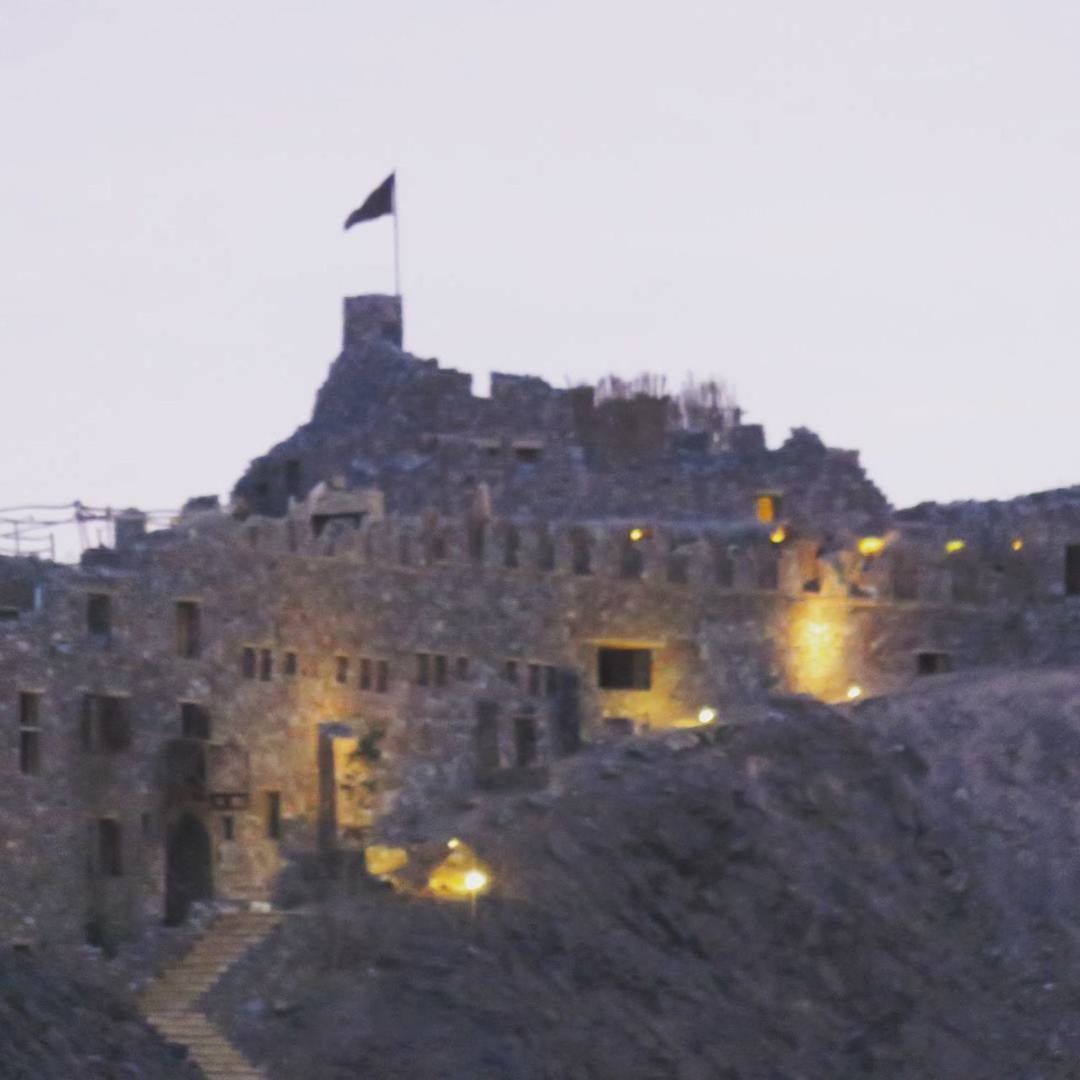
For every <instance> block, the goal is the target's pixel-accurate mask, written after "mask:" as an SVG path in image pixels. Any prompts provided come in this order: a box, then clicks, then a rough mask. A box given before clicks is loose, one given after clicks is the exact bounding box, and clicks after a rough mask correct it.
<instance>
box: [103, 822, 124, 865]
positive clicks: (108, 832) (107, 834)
mask: <svg viewBox="0 0 1080 1080" xmlns="http://www.w3.org/2000/svg"><path fill="white" fill-rule="evenodd" d="M98 866H99V867H100V868H101V873H102V874H103V875H104V876H105V877H123V876H124V845H123V834H122V833H121V831H120V822H118V821H116V820H114V819H113V818H101V819H100V820H99V821H98Z"/></svg>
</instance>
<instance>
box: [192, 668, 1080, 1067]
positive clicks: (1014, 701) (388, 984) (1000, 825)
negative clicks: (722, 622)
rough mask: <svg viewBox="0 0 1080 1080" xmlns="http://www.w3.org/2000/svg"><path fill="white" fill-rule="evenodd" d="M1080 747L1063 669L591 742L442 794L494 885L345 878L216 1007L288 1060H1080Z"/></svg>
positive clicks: (1036, 1063) (1077, 698) (472, 1063)
mask: <svg viewBox="0 0 1080 1080" xmlns="http://www.w3.org/2000/svg"><path fill="white" fill-rule="evenodd" d="M935 682H937V680H935ZM1078 749H1080V680H1078V679H1077V678H1076V677H1075V676H1072V675H1052V674H1051V675H1037V676H1036V675H1033V676H1017V675H1010V676H1007V677H1000V678H997V679H990V680H978V679H968V680H963V679H957V680H948V679H946V680H944V681H943V682H939V683H938V685H937V686H936V687H934V688H932V689H930V688H928V689H927V690H925V691H922V692H920V693H912V694H910V695H906V696H903V697H898V698H895V699H892V700H890V701H888V702H884V701H882V702H867V703H866V704H865V705H863V706H862V707H861V708H860V709H858V710H856V711H855V712H853V713H849V714H848V715H846V716H842V715H839V714H837V713H835V712H832V711H830V710H828V709H826V708H824V707H821V706H816V705H812V704H809V703H804V702H793V703H788V704H782V705H777V706H775V708H774V709H773V710H772V712H771V713H770V715H769V717H768V718H767V719H764V720H763V721H762V722H760V723H756V724H752V725H751V724H748V725H745V726H739V727H726V728H725V727H718V728H716V729H714V730H712V731H709V732H693V733H679V734H677V735H673V736H671V735H669V736H657V737H655V738H654V739H651V740H648V741H645V742H635V743H626V744H622V745H620V746H616V747H608V748H596V749H592V750H590V751H588V752H586V753H584V754H583V755H581V756H580V757H579V758H578V759H576V760H575V761H573V762H572V763H570V764H569V765H568V766H567V770H566V772H565V774H564V775H563V777H562V778H561V784H562V787H563V792H562V794H561V795H560V796H559V797H555V796H554V795H543V796H537V795H532V796H523V797H522V796H518V797H509V796H508V797H504V798H503V799H502V800H499V801H496V802H490V803H487V804H485V805H483V806H480V807H478V808H473V809H471V810H465V811H462V812H461V813H460V815H459V816H458V817H457V818H456V819H452V820H448V821H447V822H446V824H445V835H446V836H449V835H452V834H460V835H462V836H465V837H467V838H468V839H469V841H470V842H471V843H472V844H473V845H474V846H475V847H476V848H477V850H478V851H479V852H480V854H481V855H482V856H483V857H484V858H485V859H486V860H487V861H488V862H489V863H490V865H491V866H492V867H493V869H494V871H495V873H496V875H497V882H496V885H497V887H496V889H495V890H494V891H493V893H492V895H489V896H485V897H483V898H482V899H481V900H480V901H479V904H478V906H477V909H476V911H475V913H474V912H472V911H470V909H469V907H468V905H456V904H450V903H434V902H430V901H422V900H418V899H410V898H407V897H402V896H399V895H395V894H390V893H388V892H385V891H383V892H379V891H371V890H368V891H363V890H360V889H354V890H352V891H351V892H350V891H348V890H343V891H342V894H341V895H340V896H338V897H337V898H336V900H335V901H334V902H333V903H330V904H327V905H326V906H325V907H323V908H322V909H320V910H319V911H317V912H313V913H309V914H306V915H297V916H296V917H294V918H292V919H290V920H287V922H286V924H285V925H284V926H283V927H282V928H281V929H280V930H279V932H278V934H277V936H276V937H274V938H273V939H271V940H270V941H269V942H268V943H266V944H265V945H264V946H263V947H262V948H261V949H260V950H259V951H258V952H257V953H256V954H254V955H253V956H251V957H250V958H249V959H248V961H246V962H245V963H244V964H243V965H241V966H240V967H238V968H237V969H235V970H234V971H233V972H232V973H231V975H230V976H229V977H228V978H227V980H226V981H225V983H223V984H222V985H221V987H220V988H219V990H218V992H217V993H216V994H215V996H214V999H213V1001H212V1008H213V1009H214V1011H215V1013H216V1015H217V1017H218V1018H219V1019H220V1020H221V1021H222V1022H223V1023H224V1024H226V1025H227V1026H229V1027H231V1030H232V1032H233V1034H234V1035H235V1036H236V1038H237V1040H238V1041H239V1042H240V1043H241V1044H242V1045H243V1046H244V1047H245V1048H246V1049H247V1050H248V1051H249V1052H250V1053H251V1055H252V1056H253V1057H255V1058H256V1059H258V1060H261V1061H264V1062H268V1063H270V1072H271V1075H272V1076H274V1077H276V1078H279V1080H286V1078H288V1080H298V1078H301V1077H308V1076H318V1077H320V1078H325V1080H333V1078H338V1077H340V1078H345V1077H350V1078H351V1077H355V1076H358V1075H363V1076H378V1077H379V1078H380V1080H392V1078H406V1077H408V1078H410V1080H435V1078H438V1080H451V1078H453V1080H457V1078H461V1080H487V1078H490V1080H507V1078H511V1077H512V1078H522V1080H541V1078H543V1080H566V1078H571V1080H594V1078H595V1080H626V1078H635V1080H637V1078H640V1080H646V1078H648V1080H654V1078H655V1080H670V1078H676V1080H716V1078H723V1080H782V1078H786V1080H842V1078H847V1077H875V1078H884V1077H889V1078H892V1077H897V1078H910V1080H916V1078H918V1080H926V1078H930V1077H933V1078H939V1077H940V1078H946V1077H948V1078H960V1077H963V1078H965V1080H980V1078H986V1080H990V1078H994V1080H997V1078H1000V1080H1021V1078H1028V1080H1056V1078H1066V1077H1076V1076H1078V1075H1080V1066H1077V1064H1076V1062H1077V1060H1078V1058H1080V977H1078V976H1077V974H1076V971H1077V970H1078V969H1077V964H1076V962H1075V960H1076V957H1075V950H1076V944H1075V942H1076V928H1077V927H1076V906H1075V902H1074V900H1075V897H1076V895H1077V891H1076V888H1075V878H1076V873H1077V871H1076V866H1075V861H1076V860H1075V857H1074V856H1073V853H1074V852H1075V851H1076V850H1077V843H1076V840H1077V838H1076V836H1075V835H1074V834H1075V831H1076V826H1075V810H1074V809H1073V808H1074V806H1075V805H1076V802H1077V797H1078V796H1080V777H1078V775H1077V771H1078V768H1080V754H1078V753H1077V752H1076V751H1077V750H1078Z"/></svg>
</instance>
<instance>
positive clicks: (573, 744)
mask: <svg viewBox="0 0 1080 1080" xmlns="http://www.w3.org/2000/svg"><path fill="white" fill-rule="evenodd" d="M549 670H554V669H549ZM555 680H556V694H557V696H556V700H555V713H554V720H555V744H556V747H557V750H558V753H560V754H573V753H575V752H576V751H577V750H580V749H581V676H580V675H579V674H578V673H577V672H576V671H573V670H571V669H569V668H563V669H562V671H560V672H558V673H557V674H556V675H555Z"/></svg>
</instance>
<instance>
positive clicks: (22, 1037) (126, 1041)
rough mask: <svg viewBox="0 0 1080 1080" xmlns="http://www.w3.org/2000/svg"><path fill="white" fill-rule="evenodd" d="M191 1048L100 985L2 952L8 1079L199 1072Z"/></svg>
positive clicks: (158, 1079)
mask: <svg viewBox="0 0 1080 1080" xmlns="http://www.w3.org/2000/svg"><path fill="white" fill-rule="evenodd" d="M185 1056H186V1055H185V1052H184V1050H183V1049H182V1048H180V1047H173V1046H169V1045H168V1044H166V1043H165V1042H163V1041H162V1040H161V1039H160V1038H158V1036H157V1035H155V1034H154V1033H153V1032H152V1031H151V1030H150V1028H148V1027H147V1026H146V1024H144V1023H143V1022H142V1021H141V1020H139V1019H138V1018H137V1017H136V1015H135V1012H134V1010H133V1009H132V1007H131V1006H130V1005H129V1004H127V1003H125V1002H123V1001H122V1000H121V999H120V998H119V997H117V996H115V995H113V994H111V993H109V992H107V991H105V990H103V989H102V987H101V986H100V985H96V984H91V983H89V982H82V981H80V980H79V979H72V978H71V977H70V974H69V973H68V972H66V971H62V970H60V969H58V968H56V967H54V966H52V965H51V964H49V963H48V962H47V961H43V960H41V959H38V958H35V957H31V956H27V955H24V954H21V953H18V952H13V951H10V950H8V951H4V952H0V1078H2V1080H197V1078H199V1077H201V1076H202V1073H201V1072H199V1070H198V1069H196V1068H195V1067H194V1066H192V1065H189V1064H185Z"/></svg>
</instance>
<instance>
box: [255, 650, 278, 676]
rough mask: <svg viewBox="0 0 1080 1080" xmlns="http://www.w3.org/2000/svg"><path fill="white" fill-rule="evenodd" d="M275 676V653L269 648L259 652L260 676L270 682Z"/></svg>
mask: <svg viewBox="0 0 1080 1080" xmlns="http://www.w3.org/2000/svg"><path fill="white" fill-rule="evenodd" d="M273 677H274V654H273V653H272V652H271V651H270V650H269V649H263V650H261V651H260V653H259V678H260V679H261V680H262V681H263V682H269V681H270V680H271V679H272V678H273Z"/></svg>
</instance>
